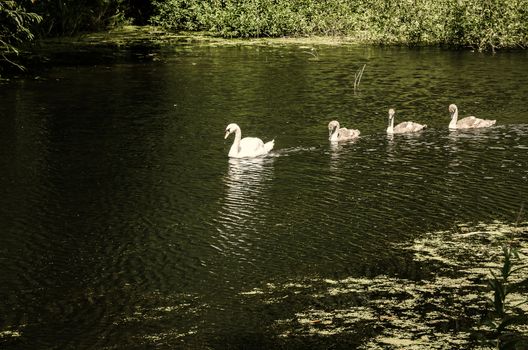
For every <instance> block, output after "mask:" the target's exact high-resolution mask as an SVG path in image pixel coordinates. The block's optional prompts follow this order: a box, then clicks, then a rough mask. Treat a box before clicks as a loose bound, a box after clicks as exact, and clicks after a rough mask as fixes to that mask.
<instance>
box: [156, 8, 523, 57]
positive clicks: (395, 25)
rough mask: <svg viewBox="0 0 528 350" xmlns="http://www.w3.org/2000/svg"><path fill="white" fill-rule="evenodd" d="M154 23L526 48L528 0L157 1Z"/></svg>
mask: <svg viewBox="0 0 528 350" xmlns="http://www.w3.org/2000/svg"><path fill="white" fill-rule="evenodd" d="M154 6H155V9H156V13H155V15H154V16H153V17H152V18H151V21H152V22H153V23H154V24H156V25H160V26H163V27H165V28H168V29H171V30H191V31H196V30H199V31H207V32H210V33H212V34H213V35H220V36H223V37H261V36H270V37H276V36H310V35H328V36H349V37H351V38H353V39H354V40H356V41H359V42H362V43H375V44H391V45H392V44H397V45H412V46H414V45H449V46H461V47H471V48H474V49H478V50H495V49H498V48H512V47H523V48H524V47H526V46H527V45H528V1H527V0H512V1H509V2H503V1H500V0H443V1H436V0H406V1H389V0H374V1H367V0H353V1H350V0H349V1H347V0H328V1H308V0H294V1H290V0H261V1H253V0H226V1H219V0H205V1H202V0H155V1H154Z"/></svg>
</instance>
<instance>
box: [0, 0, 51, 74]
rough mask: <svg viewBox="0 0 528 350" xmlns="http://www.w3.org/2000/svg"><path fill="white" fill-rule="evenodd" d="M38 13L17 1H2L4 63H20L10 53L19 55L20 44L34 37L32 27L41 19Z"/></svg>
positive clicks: (0, 49)
mask: <svg viewBox="0 0 528 350" xmlns="http://www.w3.org/2000/svg"><path fill="white" fill-rule="evenodd" d="M41 19H42V18H41V17H40V16H39V15H37V14H36V13H32V12H27V11H26V10H25V9H24V8H23V7H22V6H20V4H19V3H17V2H16V1H9V0H8V1H0V55H1V61H2V64H3V63H8V64H10V65H15V66H17V67H18V68H20V69H24V67H22V66H21V65H20V64H18V63H16V62H14V61H12V60H11V59H9V57H8V56H9V55H18V53H19V45H21V44H22V43H24V42H27V41H31V40H33V39H34V37H35V36H34V34H33V31H32V28H33V26H34V25H35V24H37V23H39V22H40V21H41Z"/></svg>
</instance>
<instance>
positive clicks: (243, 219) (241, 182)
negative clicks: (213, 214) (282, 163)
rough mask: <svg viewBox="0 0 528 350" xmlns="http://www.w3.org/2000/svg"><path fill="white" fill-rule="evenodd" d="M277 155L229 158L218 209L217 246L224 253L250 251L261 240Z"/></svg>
mask: <svg viewBox="0 0 528 350" xmlns="http://www.w3.org/2000/svg"><path fill="white" fill-rule="evenodd" d="M274 161H275V157H269V156H268V157H257V158H230V159H229V163H228V169H227V173H226V175H225V176H224V179H223V182H224V183H225V185H226V192H225V196H224V198H223V201H222V207H221V208H220V210H219V212H218V219H217V232H218V233H219V237H218V242H217V245H218V246H217V247H216V248H217V249H219V250H221V251H222V252H223V253H225V254H243V255H245V253H243V252H244V251H246V252H249V249H250V248H251V246H252V243H251V241H253V240H255V239H259V238H258V235H260V234H261V233H260V232H258V228H259V227H261V226H262V222H264V221H266V220H267V219H266V209H267V208H270V207H271V204H270V198H269V193H268V191H267V190H268V189H269V186H270V185H271V183H272V179H273V176H274V170H273V164H274Z"/></svg>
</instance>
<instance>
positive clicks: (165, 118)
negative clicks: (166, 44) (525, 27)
mask: <svg viewBox="0 0 528 350" xmlns="http://www.w3.org/2000/svg"><path fill="white" fill-rule="evenodd" d="M153 57H154V58H155V59H154V60H151V61H144V62H135V63H128V62H114V63H112V64H101V65H97V66H78V67H60V68H55V69H52V70H50V71H48V72H46V73H45V74H43V75H42V77H40V78H39V79H37V80H30V79H28V80H22V81H15V82H11V83H8V84H4V85H1V86H0V91H1V93H0V116H1V118H0V143H1V144H0V164H1V165H0V188H1V191H2V193H1V195H0V209H1V211H0V269H1V271H2V272H1V274H0V300H2V303H1V304H0V315H1V316H0V345H2V347H4V348H8V349H39V348H40V349H83V348H90V349H120V348H127V349H144V348H151V347H152V348H154V347H155V348H199V349H202V348H215V349H217V348H230V349H234V348H279V347H283V348H299V349H302V348H306V347H310V348H327V347H329V346H330V344H331V345H332V346H333V348H340V347H342V348H351V347H353V346H362V345H364V344H366V343H367V342H368V341H369V339H371V338H372V337H375V336H376V335H377V334H379V333H380V332H381V331H382V330H380V329H378V328H376V327H370V326H369V322H367V321H368V320H370V318H368V317H367V318H366V320H367V321H365V322H360V323H357V324H354V325H353V326H351V327H349V328H347V329H346V331H341V332H339V331H337V332H334V333H330V334H324V333H317V332H316V331H311V330H310V329H308V330H307V329H306V328H303V325H304V324H305V323H306V322H305V323H303V321H302V320H301V317H300V315H301V314H302V312H301V311H302V310H313V309H315V308H318V309H321V310H336V309H339V308H340V306H339V304H340V303H342V302H343V300H345V299H343V298H341V299H336V298H334V297H332V293H328V295H327V297H321V298H318V299H317V300H315V299H314V294H315V292H316V291H315V287H313V285H314V284H313V283H311V284H310V283H308V284H307V282H306V281H315V280H317V281H343V280H345V279H347V278H355V279H358V280H362V281H367V283H366V284H365V288H368V284H369V283H370V282H368V281H376V279H379V278H380V276H386V278H388V279H393V278H398V279H402V280H405V281H420V280H422V279H426V278H430V274H431V273H434V268H433V267H431V266H428V265H427V264H420V263H419V262H416V261H413V260H412V259H410V258H409V257H408V256H406V255H405V254H404V253H402V252H401V251H400V250H398V249H397V248H396V247H397V246H398V245H401V244H403V245H405V244H409V245H411V244H412V242H415V240H416V239H420V237H424V235H425V234H427V233H430V232H446V231H449V230H451V229H452V228H453V227H455V226H457V225H486V224H488V223H494V222H495V223H497V222H500V223H501V224H503V225H506V226H508V225H512V226H513V225H514V224H515V223H516V222H517V221H518V216H519V211H520V208H521V207H522V205H523V203H525V202H526V198H528V104H527V103H526V98H527V96H528V84H526V82H527V81H528V65H527V64H526V62H527V58H528V53H527V52H509V53H507V52H501V53H498V54H495V55H487V54H478V53H473V52H466V51H464V52H460V51H447V50H440V49H417V50H410V49H398V48H386V49H383V48H374V47H346V46H345V47H334V46H316V47H311V46H299V45H290V46H280V47H279V46H278V47H275V46H264V47H259V46H247V47H244V46H242V47H240V46H232V47H208V46H193V45H183V44H182V45H180V46H176V47H172V48H165V49H162V50H161V51H159V52H155V55H154V56H153ZM363 64H366V68H365V71H364V74H363V77H362V80H361V83H360V86H359V89H356V90H354V74H355V73H356V71H357V70H358V69H359V68H360V67H361V66H362V65H363ZM450 103H456V104H457V105H458V107H459V111H460V114H461V116H466V115H470V114H474V115H477V116H479V117H482V118H488V119H497V125H496V126H495V127H492V128H489V129H486V130H477V131H467V132H450V131H449V130H448V128H447V126H448V123H449V120H450V118H449V113H448V105H449V104H450ZM389 108H395V109H396V123H398V122H401V121H405V120H414V121H416V122H420V123H425V124H427V125H428V129H427V130H426V131H424V132H421V133H419V134H416V135H405V136H401V135H400V136H398V135H397V136H394V137H393V138H388V137H387V135H386V134H385V129H386V127H387V117H388V113H387V112H388V109H389ZM332 119H337V120H339V121H340V122H341V125H342V126H345V127H352V128H357V129H359V130H360V131H361V135H362V136H361V138H360V139H359V140H357V141H355V142H345V143H339V144H338V145H332V144H330V143H329V142H328V131H327V124H328V122H329V121H330V120H332ZM233 122H234V123H237V124H239V125H240V127H241V129H242V136H243V137H244V136H257V137H260V138H262V139H263V140H264V141H268V140H271V139H275V149H274V150H273V151H272V153H271V154H270V155H268V156H266V157H264V158H260V159H256V160H229V159H228V157H227V153H228V150H229V147H230V145H231V143H232V136H231V137H230V138H228V139H227V140H224V139H223V136H224V130H225V127H226V126H227V124H229V123H233ZM468 259H469V258H468ZM328 283H333V282H328ZM358 283H359V282H358ZM308 285H309V286H312V287H306V286H308ZM356 285H359V284H356ZM303 286H304V287H303ZM278 289H280V290H281V292H280V293H278V294H279V295H277V298H275V299H274V298H262V299H259V295H263V294H266V293H268V294H269V293H271V292H270V291H275V292H276V291H277V290H278ZM324 290H326V289H323V292H321V291H320V290H317V293H319V294H318V295H320V294H321V295H322V294H324V293H325V292H324ZM358 295H360V293H359V294H357V295H356V296H355V297H354V298H355V299H354V300H355V302H356V303H358V304H361V303H360V301H359V300H361V298H360V297H358ZM321 319H323V317H322V316H320V317H319V319H315V320H313V323H317V322H320V320H321ZM323 323H324V322H323ZM284 325H286V326H284ZM292 325H293V326H292ZM300 329H301V331H299V330H300ZM302 329H303V330H302Z"/></svg>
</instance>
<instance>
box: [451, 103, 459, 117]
mask: <svg viewBox="0 0 528 350" xmlns="http://www.w3.org/2000/svg"><path fill="white" fill-rule="evenodd" d="M456 111H458V108H457V106H456V104H453V103H452V104H450V105H449V113H450V114H451V118H453V116H454V115H455V112H456Z"/></svg>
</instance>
